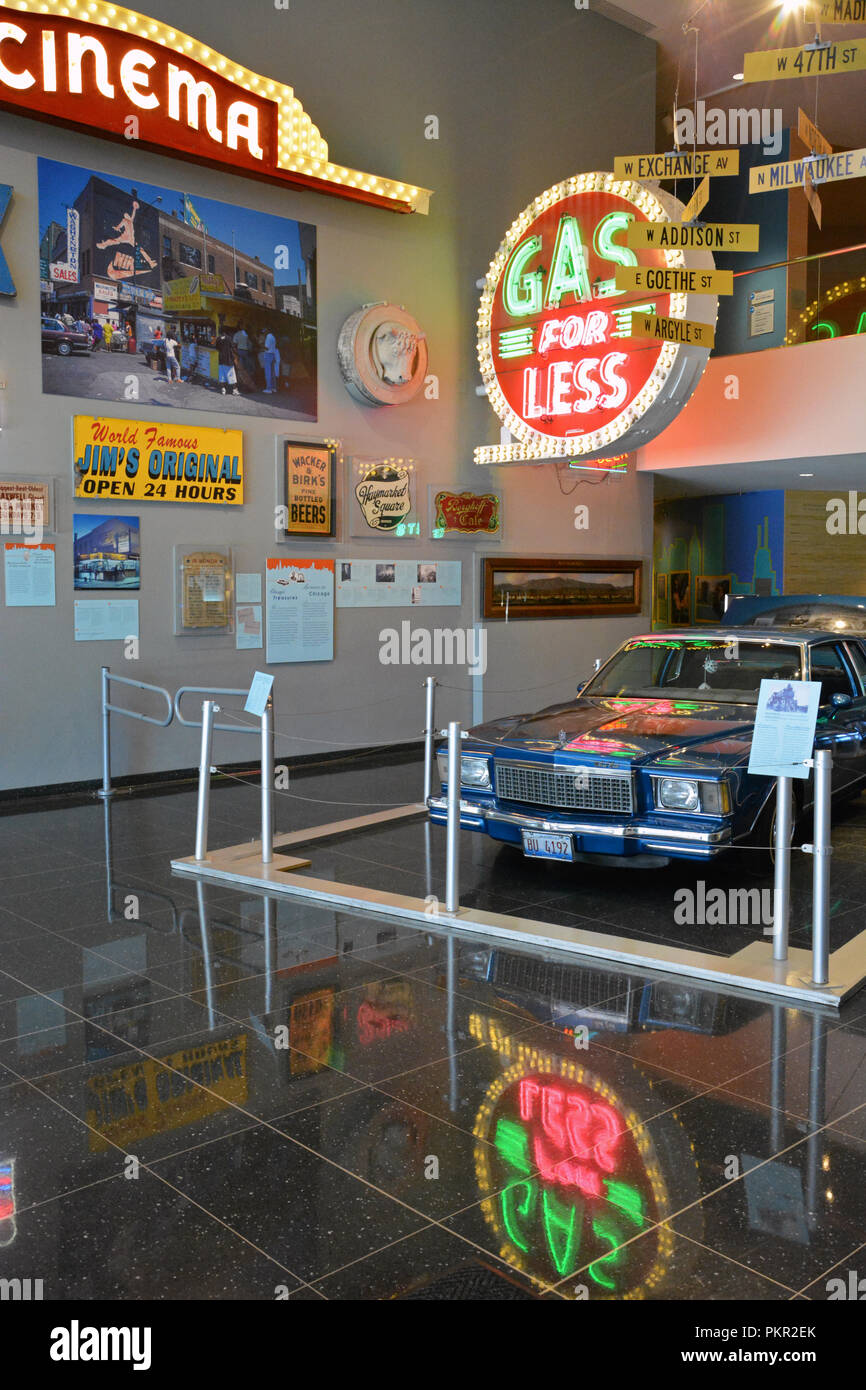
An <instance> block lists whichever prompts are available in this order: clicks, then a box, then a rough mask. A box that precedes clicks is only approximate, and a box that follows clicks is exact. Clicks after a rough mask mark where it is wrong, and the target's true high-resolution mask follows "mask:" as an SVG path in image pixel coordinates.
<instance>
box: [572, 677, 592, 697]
mask: <svg viewBox="0 0 866 1390" xmlns="http://www.w3.org/2000/svg"><path fill="white" fill-rule="evenodd" d="M587 685H589V681H588V680H586V681H578V682H577V685H576V686H575V690H574V693H575V695H579V694H580V692H581V691H582V690H583V688H584V686H587Z"/></svg>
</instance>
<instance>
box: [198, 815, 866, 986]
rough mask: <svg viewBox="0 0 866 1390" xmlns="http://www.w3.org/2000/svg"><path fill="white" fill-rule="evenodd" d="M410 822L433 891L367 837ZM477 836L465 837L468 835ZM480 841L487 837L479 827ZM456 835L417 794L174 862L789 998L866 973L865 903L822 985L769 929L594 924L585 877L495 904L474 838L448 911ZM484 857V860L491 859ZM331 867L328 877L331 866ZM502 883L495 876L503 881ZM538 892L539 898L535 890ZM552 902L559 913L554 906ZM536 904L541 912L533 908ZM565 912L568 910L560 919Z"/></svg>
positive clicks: (798, 950)
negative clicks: (778, 947)
mask: <svg viewBox="0 0 866 1390" xmlns="http://www.w3.org/2000/svg"><path fill="white" fill-rule="evenodd" d="M398 829H399V833H400V834H401V835H403V836H405V835H409V836H412V835H414V834H415V833H417V837H418V838H417V850H418V856H417V863H418V864H419V866H421V868H422V869H423V870H424V877H423V879H422V878H421V875H417V876H415V877H417V878H418V880H419V886H423V887H425V888H426V892H425V894H424V896H420V894H419V893H418V892H414V893H411V892H406V893H400V892H394V891H389V889H390V887H392V886H396V885H399V884H400V883H401V879H402V877H403V876H402V875H401V873H400V871H399V870H396V869H394V868H393V867H391V866H390V865H389V864H388V862H387V855H385V856H380V858H379V859H378V860H377V858H376V856H375V853H374V855H373V857H372V858H371V857H370V855H369V853H368V852H366V851H365V850H364V848H363V845H364V841H365V839H366V838H367V837H368V836H371V835H375V834H377V833H379V832H385V833H390V832H393V831H396V830H398ZM468 839H469V837H466V836H464V837H463V843H464V844H465V843H466V842H467V840H468ZM473 843H477V841H475V840H474V837H473ZM444 846H445V834H444V831H442V830H440V829H438V828H437V827H434V826H431V825H430V824H429V822H427V820H426V812H425V810H424V807H423V805H421V804H420V803H409V804H407V805H406V806H401V807H397V808H394V809H390V810H388V811H385V812H381V813H376V814H373V815H366V816H360V817H355V818H352V819H349V820H342V821H335V822H331V823H329V824H326V825H321V826H317V827H315V828H312V829H302V830H294V831H290V832H288V833H285V834H281V835H276V836H275V837H274V858H273V861H272V862H271V863H267V864H266V863H263V861H262V856H261V844H260V842H256V841H253V842H250V841H247V842H245V843H243V844H238V845H232V846H229V847H228V848H225V849H221V850H211V851H210V853H209V855H208V858H207V859H206V860H202V861H197V860H196V859H194V858H191V857H190V858H185V859H178V860H174V861H172V869H173V870H174V872H175V873H178V874H181V875H185V876H192V877H197V878H202V879H206V880H211V881H214V882H222V883H226V884H230V885H232V886H235V887H241V886H243V887H250V888H266V889H268V890H271V891H277V892H279V893H284V894H286V895H287V896H294V897H301V898H307V899H309V900H311V901H318V902H322V903H330V904H333V905H335V906H338V907H342V908H346V909H348V908H351V909H353V910H356V911H357V910H362V911H364V910H366V911H370V912H374V913H376V914H377V915H379V916H383V915H384V916H391V917H397V918H400V919H401V920H403V921H405V922H416V923H417V924H418V926H419V928H421V929H423V928H425V927H426V928H428V929H429V927H430V926H431V924H433V923H435V925H436V927H437V929H442V928H443V927H444V928H448V927H449V926H453V927H454V928H459V930H460V932H461V933H467V932H470V933H478V934H479V935H480V936H482V937H485V938H492V939H496V938H499V939H503V940H508V941H512V942H516V943H521V942H522V943H523V944H525V945H537V946H542V947H545V948H549V949H555V950H557V951H560V952H561V951H566V952H570V953H573V954H575V955H578V956H582V957H589V958H592V959H594V960H597V961H617V962H619V963H620V964H623V965H628V966H630V967H634V968H636V969H640V970H642V971H649V972H653V973H658V974H660V975H663V976H671V975H680V976H687V977H690V978H693V979H699V980H706V981H712V982H714V983H716V984H719V985H721V986H724V987H728V988H731V989H734V990H746V991H749V992H753V993H758V994H764V995H771V996H775V997H781V998H785V999H788V1000H790V1001H791V1002H792V1003H802V1004H809V1005H814V1004H823V1005H826V1006H828V1007H830V1008H838V1007H839V1006H840V1005H841V1004H842V1002H843V1001H844V1000H845V999H847V998H848V997H850V996H851V995H852V994H854V993H855V992H856V991H857V990H858V989H859V988H860V986H861V985H862V984H863V982H864V980H866V930H858V929H857V928H858V927H859V926H860V924H861V923H862V915H861V914H857V915H856V916H855V915H851V916H850V918H849V920H848V921H847V922H846V925H845V927H844V928H842V930H841V931H840V929H839V927H837V928H836V929H835V931H834V935H833V937H832V938H831V944H832V945H833V946H834V949H833V950H832V952H831V955H830V983H829V985H826V986H824V985H816V984H814V983H813V982H812V980H811V968H812V955H811V951H810V950H809V949H807V946H806V944H803V945H794V944H793V943H792V945H791V947H790V950H789V956H788V959H787V961H783V962H778V961H774V960H773V955H772V941H771V939H770V938H769V937H767V938H764V939H757V940H755V939H751V940H748V939H743V943H742V944H741V945H738V944H737V941H736V938H731V937H728V938H727V940H725V938H721V941H722V944H723V945H727V946H728V947H729V948H730V947H733V949H729V950H728V951H727V952H726V951H725V950H724V949H720V948H719V947H718V946H717V947H713V948H710V949H707V948H705V946H703V945H702V946H700V947H699V948H698V949H696V948H695V946H689V945H687V944H685V941H684V942H683V944H681V945H680V944H670V942H669V941H664V942H663V941H660V940H657V939H653V938H652V937H651V936H650V935H649V934H647V933H644V934H642V935H637V934H633V935H630V934H629V932H628V930H627V929H620V930H618V929H617V928H616V927H615V926H614V925H613V924H611V927H612V929H611V930H610V931H608V930H605V927H606V926H607V925H608V924H606V923H603V922H599V923H598V927H599V928H601V929H597V928H596V927H595V926H593V927H590V926H589V925H582V924H581V923H582V921H583V922H586V921H587V920H588V919H581V918H580V917H579V916H578V915H577V914H578V913H579V911H580V896H579V892H578V891H577V890H578V888H579V883H578V884H577V885H574V887H573V890H572V891H573V894H574V908H575V911H574V912H572V913H562V912H558V911H557V905H556V903H555V901H554V900H555V899H556V897H557V893H556V884H555V883H554V884H553V887H552V888H551V890H550V893H549V901H548V903H547V904H546V903H545V902H539V901H537V900H536V901H535V902H529V901H527V904H526V907H525V908H521V911H520V914H518V913H517V912H515V911H514V910H513V909H512V910H511V911H508V912H499V911H491V910H488V909H487V908H486V907H485V906H483V905H482V904H484V903H485V902H487V903H488V905H492V906H495V901H496V894H495V891H494V892H489V893H485V892H484V891H483V890H481V891H479V887H478V885H479V882H480V881H483V878H484V874H483V872H482V873H481V874H476V875H474V877H473V875H472V873H471V868H472V860H473V858H474V857H475V854H476V851H475V850H469V849H467V851H466V853H467V864H468V866H469V869H470V873H469V878H470V880H472V881H473V886H472V887H471V888H469V890H468V891H467V892H466V895H465V896H466V898H468V899H472V900H474V901H473V903H472V905H470V904H469V903H465V905H462V906H461V907H460V908H459V909H458V910H457V911H456V912H454V913H448V912H447V911H446V910H445V906H444V903H443V902H442V901H441V900H440V898H439V894H438V892H437V889H439V888H440V879H441V878H442V874H441V873H440V869H441V866H442V863H443V862H444V861H443V859H442V856H443V855H444ZM307 847H309V850H310V855H309V857H307V858H301V857H299V856H296V855H295V853H294V851H295V850H298V849H301V848H303V849H304V850H306V848H307ZM481 868H482V870H483V866H481ZM325 874H327V875H328V876H327V877H325V876H324V875H325ZM628 877H629V888H630V889H631V890H632V891H633V894H634V898H633V902H634V916H635V917H636V918H637V917H639V918H640V920H641V921H644V922H645V921H646V912H645V903H644V890H643V888H642V884H641V871H640V870H634V871H632V872H631V873H630V874H629V876H628ZM653 877H654V875H653V874H652V872H650V873H649V876H648V878H647V879H646V880H645V882H646V884H647V886H649V885H650V884H651V882H652V879H653ZM377 880H378V882H377ZM491 882H492V883H495V880H491ZM572 883H574V881H573V880H572ZM383 885H388V886H387V887H386V886H383ZM413 886H414V882H413ZM443 896H444V894H443ZM512 896H513V895H512ZM529 897H532V894H531V893H530V894H529ZM806 906H807V904H806ZM546 907H547V908H548V913H549V915H548V916H547V917H546V915H545V908H546ZM797 911H799V912H800V919H799V920H798V918H797V917H796V915H795V922H794V933H793V935H794V937H796V936H797V933H798V930H799V935H800V938H801V939H803V940H804V943H805V931H806V927H807V925H808V924H803V922H802V912H803V903H802V902H801V904H800V907H799V908H797V907H796V905H795V914H796V912H797ZM524 912H526V913H529V914H531V915H522V914H523V913H524ZM669 915H670V913H669ZM557 916H559V918H560V920H558V921H557V920H556V917H557ZM843 917H845V918H847V917H848V914H847V913H843V914H842V917H840V918H839V921H840V923H841V921H842V918H843ZM550 919H553V920H550ZM569 919H572V920H569ZM638 930H640V928H639V927H638ZM755 930H756V931H759V930H760V929H755Z"/></svg>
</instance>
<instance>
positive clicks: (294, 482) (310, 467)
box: [277, 439, 337, 541]
mask: <svg viewBox="0 0 866 1390" xmlns="http://www.w3.org/2000/svg"><path fill="white" fill-rule="evenodd" d="M277 468H278V483H277V503H278V511H277V540H281V541H283V540H286V541H287V540H296V539H297V538H298V537H299V536H311V537H312V538H313V539H314V540H322V539H327V538H330V537H333V536H335V535H336V534H337V448H336V445H335V444H325V443H317V442H315V441H312V440H309V439H279V440H278V441H277Z"/></svg>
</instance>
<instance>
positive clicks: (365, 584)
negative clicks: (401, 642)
mask: <svg viewBox="0 0 866 1390" xmlns="http://www.w3.org/2000/svg"><path fill="white" fill-rule="evenodd" d="M336 565H337V607H338V608H410V607H416V608H459V607H460V592H461V585H462V574H463V564H462V561H460V560H337V562H336Z"/></svg>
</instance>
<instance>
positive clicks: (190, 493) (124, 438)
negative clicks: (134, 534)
mask: <svg viewBox="0 0 866 1390" xmlns="http://www.w3.org/2000/svg"><path fill="white" fill-rule="evenodd" d="M243 440H244V436H243V432H242V431H241V430H218V429H207V428H202V427H201V426H199V425H192V426H185V425H166V424H156V423H154V422H153V421H151V420H109V419H105V418H96V417H94V416H92V415H76V416H75V420H74V424H73V449H74V453H73V458H74V462H75V496H76V497H90V498H95V499H98V500H104V499H106V498H109V497H111V498H115V499H120V500H122V501H129V502H198V503H201V502H210V503H218V504H219V503H222V504H223V505H226V504H228V505H234V506H239V505H240V504H241V503H242V502H243V500H244V453H243Z"/></svg>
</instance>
